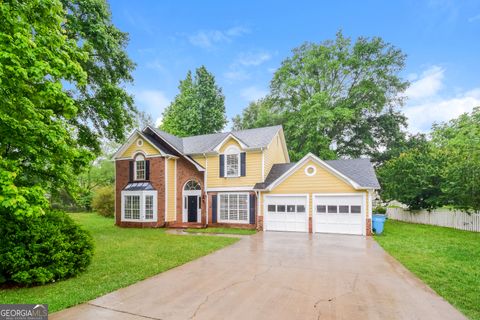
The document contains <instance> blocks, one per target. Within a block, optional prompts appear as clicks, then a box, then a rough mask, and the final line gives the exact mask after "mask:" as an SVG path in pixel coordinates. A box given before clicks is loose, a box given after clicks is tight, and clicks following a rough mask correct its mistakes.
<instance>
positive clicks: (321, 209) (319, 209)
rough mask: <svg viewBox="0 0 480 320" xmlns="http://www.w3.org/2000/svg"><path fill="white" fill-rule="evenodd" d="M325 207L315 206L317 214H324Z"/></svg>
mask: <svg viewBox="0 0 480 320" xmlns="http://www.w3.org/2000/svg"><path fill="white" fill-rule="evenodd" d="M326 212H327V206H317V213H326Z"/></svg>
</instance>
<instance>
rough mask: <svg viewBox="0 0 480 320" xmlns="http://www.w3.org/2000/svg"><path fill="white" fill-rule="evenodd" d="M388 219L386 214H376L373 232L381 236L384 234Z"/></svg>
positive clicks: (373, 218) (373, 220)
mask: <svg viewBox="0 0 480 320" xmlns="http://www.w3.org/2000/svg"><path fill="white" fill-rule="evenodd" d="M385 220H387V217H386V216H385V215H384V214H374V215H373V217H372V222H373V226H372V227H373V232H375V233H376V234H381V233H382V232H383V225H384V224H385Z"/></svg>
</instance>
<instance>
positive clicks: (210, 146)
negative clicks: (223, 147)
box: [150, 126, 282, 155]
mask: <svg viewBox="0 0 480 320" xmlns="http://www.w3.org/2000/svg"><path fill="white" fill-rule="evenodd" d="M150 128H151V127H150ZM281 128H282V126H272V127H263V128H255V129H247V130H240V131H231V132H220V133H212V134H204V135H199V136H191V137H185V138H179V137H177V136H174V135H171V134H169V133H167V132H165V131H162V130H158V129H155V128H151V129H153V130H155V132H156V133H157V134H158V135H159V136H161V137H162V138H163V139H165V140H166V141H167V142H168V143H169V144H171V145H172V146H173V147H174V148H175V149H177V150H178V151H179V152H182V153H184V154H186V155H192V154H201V153H207V152H212V151H213V150H214V149H215V147H216V146H217V145H218V144H219V143H220V142H222V140H223V139H225V138H226V137H227V136H228V135H229V134H231V135H233V136H234V137H235V138H237V139H238V140H240V141H241V142H242V143H244V144H245V145H246V146H247V147H248V148H252V149H255V148H263V147H266V146H268V144H269V143H270V142H271V141H272V139H273V137H274V136H275V134H276V133H277V132H278V131H279V130H280V129H281Z"/></svg>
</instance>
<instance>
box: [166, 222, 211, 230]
mask: <svg viewBox="0 0 480 320" xmlns="http://www.w3.org/2000/svg"><path fill="white" fill-rule="evenodd" d="M206 227H207V226H206V225H204V224H201V223H196V222H185V223H174V224H171V225H169V226H168V228H171V229H203V228H206Z"/></svg>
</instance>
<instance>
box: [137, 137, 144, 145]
mask: <svg viewBox="0 0 480 320" xmlns="http://www.w3.org/2000/svg"><path fill="white" fill-rule="evenodd" d="M137 146H139V147H141V146H143V139H137Z"/></svg>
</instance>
